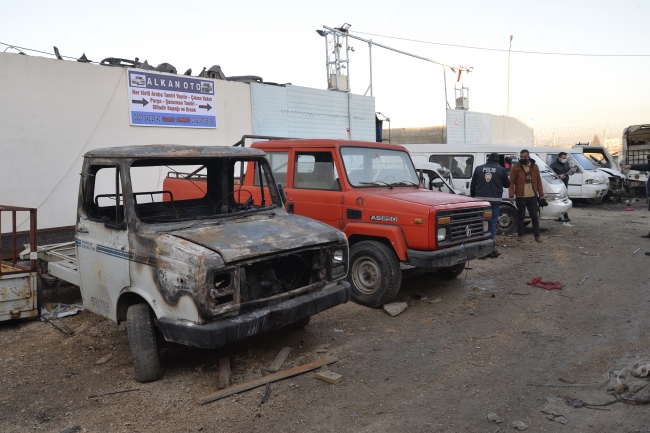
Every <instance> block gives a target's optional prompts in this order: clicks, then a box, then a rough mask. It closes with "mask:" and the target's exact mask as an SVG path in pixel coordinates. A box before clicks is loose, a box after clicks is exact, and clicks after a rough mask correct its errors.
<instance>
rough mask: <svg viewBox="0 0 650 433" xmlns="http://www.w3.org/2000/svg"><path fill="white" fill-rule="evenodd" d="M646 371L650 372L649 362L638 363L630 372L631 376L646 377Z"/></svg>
mask: <svg viewBox="0 0 650 433" xmlns="http://www.w3.org/2000/svg"><path fill="white" fill-rule="evenodd" d="M648 372H650V364H644V365H640V366H639V367H637V368H636V370H634V371H633V372H632V375H633V376H636V377H647V376H648Z"/></svg>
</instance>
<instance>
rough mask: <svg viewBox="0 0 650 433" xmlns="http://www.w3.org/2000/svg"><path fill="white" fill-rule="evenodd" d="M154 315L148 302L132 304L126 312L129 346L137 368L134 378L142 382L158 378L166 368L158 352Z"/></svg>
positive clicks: (134, 365) (135, 368)
mask: <svg viewBox="0 0 650 433" xmlns="http://www.w3.org/2000/svg"><path fill="white" fill-rule="evenodd" d="M153 319H154V315H153V311H151V308H149V305H147V304H135V305H131V306H130V307H129V309H128V310H127V312H126V322H127V330H128V334H129V346H130V347H131V357H132V358H133V367H134V370H135V373H134V375H133V376H134V378H135V380H137V381H138V382H140V383H146V382H152V381H154V380H158V379H160V378H161V377H162V375H163V374H164V373H165V368H164V367H163V365H162V362H161V361H160V355H159V354H158V342H157V338H156V327H155V325H154V322H153Z"/></svg>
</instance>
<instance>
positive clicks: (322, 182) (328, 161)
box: [293, 152, 341, 191]
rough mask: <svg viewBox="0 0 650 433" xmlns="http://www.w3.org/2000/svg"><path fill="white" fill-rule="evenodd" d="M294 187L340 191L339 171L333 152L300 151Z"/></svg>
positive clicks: (297, 154) (297, 157) (294, 176)
mask: <svg viewBox="0 0 650 433" xmlns="http://www.w3.org/2000/svg"><path fill="white" fill-rule="evenodd" d="M293 187H294V188H298V189H318V190H330V191H340V190H341V186H340V183H339V179H338V173H337V172H336V168H335V167H334V159H333V158H332V153H331V152H299V153H296V163H295V169H294V175H293Z"/></svg>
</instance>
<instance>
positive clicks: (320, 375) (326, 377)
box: [314, 371, 343, 384]
mask: <svg viewBox="0 0 650 433" xmlns="http://www.w3.org/2000/svg"><path fill="white" fill-rule="evenodd" d="M314 378H315V379H319V380H322V381H324V382H327V383H333V384H337V383H339V382H340V381H342V380H343V376H342V375H340V374H338V373H334V372H333V371H319V372H317V373H316V374H315V375H314Z"/></svg>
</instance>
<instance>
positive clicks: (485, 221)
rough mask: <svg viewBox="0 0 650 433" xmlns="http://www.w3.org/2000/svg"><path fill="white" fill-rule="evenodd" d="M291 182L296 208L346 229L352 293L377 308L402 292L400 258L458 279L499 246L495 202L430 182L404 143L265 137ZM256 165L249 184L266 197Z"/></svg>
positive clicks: (290, 198)
mask: <svg viewBox="0 0 650 433" xmlns="http://www.w3.org/2000/svg"><path fill="white" fill-rule="evenodd" d="M252 147H253V148H257V149H261V150H264V151H265V152H267V153H268V157H269V162H270V166H271V170H272V171H273V175H274V176H275V178H276V179H277V180H278V181H279V182H281V183H282V185H283V187H284V188H285V191H286V195H287V201H286V207H287V210H288V212H290V213H295V214H298V215H303V216H307V217H310V218H314V219H317V220H319V221H322V222H325V223H327V224H329V225H331V226H333V227H336V228H338V229H341V230H342V231H343V232H344V233H345V234H346V235H347V237H348V240H349V243H350V274H349V276H348V281H349V282H350V283H351V284H352V297H353V299H354V300H355V301H357V302H358V303H360V304H363V305H367V306H370V307H377V306H380V305H382V304H384V303H386V302H389V301H390V300H392V299H393V298H394V297H395V296H396V295H397V293H398V292H399V289H400V285H401V281H402V273H401V267H400V264H401V263H404V264H409V265H412V266H416V267H420V268H427V269H431V270H439V272H438V274H439V275H440V276H442V277H444V278H455V277H457V276H458V275H460V274H461V273H462V272H463V270H464V269H465V266H466V263H467V262H468V261H469V260H472V259H475V258H480V257H484V256H486V255H488V254H490V253H491V252H492V251H493V249H494V241H492V240H490V239H489V238H488V237H489V230H490V224H489V221H490V219H491V217H492V211H491V207H490V205H489V203H487V202H484V201H479V200H475V199H471V198H468V197H462V196H456V195H451V194H444V193H440V192H438V191H430V190H428V189H425V188H422V186H421V185H420V181H419V179H418V175H417V173H416V170H415V168H414V166H413V162H412V161H411V158H410V156H409V154H408V152H407V151H406V149H404V148H403V147H402V146H396V145H390V144H381V143H375V142H363V141H351V140H273V141H258V142H255V143H253V144H252ZM256 170H257V169H256V168H254V167H253V166H252V165H249V166H248V168H247V170H246V175H245V178H244V182H243V186H242V195H243V196H244V197H245V196H246V194H247V193H246V192H245V191H252V192H253V196H254V197H253V198H254V200H255V203H257V202H258V201H259V200H260V197H259V196H258V194H259V192H261V191H260V190H259V188H256V186H257V182H258V180H257V179H258V176H257V174H256V173H257V172H256Z"/></svg>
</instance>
